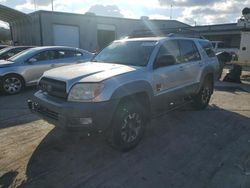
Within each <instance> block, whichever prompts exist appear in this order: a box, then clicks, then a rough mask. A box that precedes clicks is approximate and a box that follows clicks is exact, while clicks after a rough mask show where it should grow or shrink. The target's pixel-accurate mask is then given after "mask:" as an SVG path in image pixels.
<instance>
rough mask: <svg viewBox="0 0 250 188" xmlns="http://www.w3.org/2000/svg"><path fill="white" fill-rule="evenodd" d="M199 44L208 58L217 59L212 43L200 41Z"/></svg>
mask: <svg viewBox="0 0 250 188" xmlns="http://www.w3.org/2000/svg"><path fill="white" fill-rule="evenodd" d="M199 44H200V45H201V47H202V48H203V50H204V51H205V52H206V54H207V56H208V57H215V53H214V50H213V46H212V44H211V43H210V42H207V41H200V42H199Z"/></svg>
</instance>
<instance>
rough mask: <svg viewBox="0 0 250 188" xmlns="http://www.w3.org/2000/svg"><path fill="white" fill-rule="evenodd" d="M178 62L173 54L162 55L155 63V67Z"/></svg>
mask: <svg viewBox="0 0 250 188" xmlns="http://www.w3.org/2000/svg"><path fill="white" fill-rule="evenodd" d="M175 63H176V60H175V57H174V56H172V55H162V56H160V57H158V58H157V59H156V61H155V63H154V66H153V68H154V69H157V68H160V67H166V66H169V65H174V64H175Z"/></svg>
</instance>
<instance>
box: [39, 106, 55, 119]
mask: <svg viewBox="0 0 250 188" xmlns="http://www.w3.org/2000/svg"><path fill="white" fill-rule="evenodd" d="M35 110H36V111H37V112H38V113H40V114H42V115H44V116H47V117H49V118H51V119H54V120H58V113H57V112H54V111H52V110H49V109H48V108H45V107H43V106H40V105H38V106H36V108H35Z"/></svg>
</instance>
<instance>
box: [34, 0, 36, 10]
mask: <svg viewBox="0 0 250 188" xmlns="http://www.w3.org/2000/svg"><path fill="white" fill-rule="evenodd" d="M34 8H35V11H36V0H34Z"/></svg>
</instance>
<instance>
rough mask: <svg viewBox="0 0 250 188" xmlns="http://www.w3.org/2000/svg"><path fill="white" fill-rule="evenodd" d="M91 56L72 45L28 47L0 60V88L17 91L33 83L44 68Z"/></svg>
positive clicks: (67, 63) (78, 61)
mask: <svg viewBox="0 0 250 188" xmlns="http://www.w3.org/2000/svg"><path fill="white" fill-rule="evenodd" d="M92 56H93V54H92V53H90V52H88V51H85V50H81V49H78V48H72V47H60V46H49V47H48V46H47V47H36V48H30V49H28V50H25V51H22V52H20V53H19V54H17V55H15V56H13V57H11V58H9V59H8V60H0V89H1V90H2V91H3V92H5V93H7V94H16V93H19V92H20V91H21V90H22V89H23V88H24V87H25V86H31V85H35V84H36V83H37V81H38V80H39V78H40V77H41V76H42V74H43V73H44V72H45V71H46V70H49V69H52V68H55V67H59V66H64V65H70V64H74V63H81V62H85V61H88V60H90V59H91V58H92Z"/></svg>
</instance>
